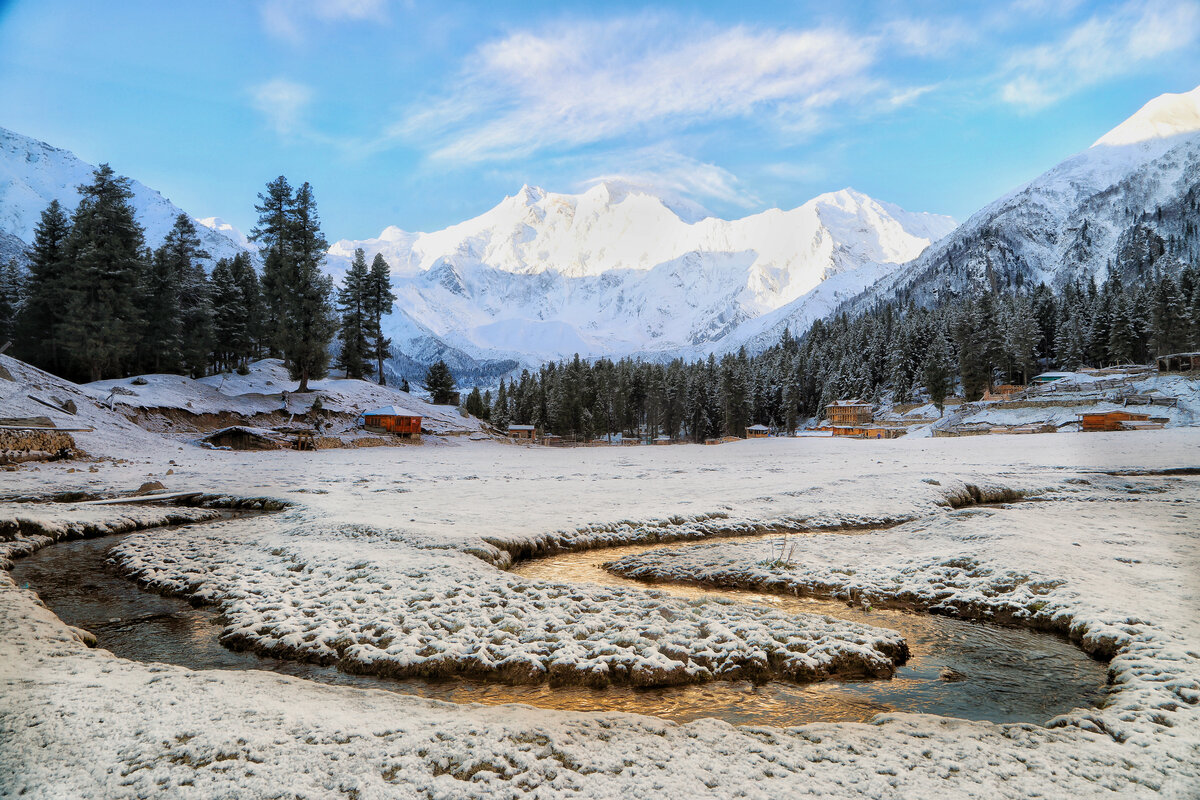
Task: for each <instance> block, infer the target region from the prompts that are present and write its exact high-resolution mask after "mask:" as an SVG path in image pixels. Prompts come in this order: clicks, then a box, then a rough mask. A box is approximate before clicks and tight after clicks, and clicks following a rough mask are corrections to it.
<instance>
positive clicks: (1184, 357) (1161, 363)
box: [1158, 353, 1200, 372]
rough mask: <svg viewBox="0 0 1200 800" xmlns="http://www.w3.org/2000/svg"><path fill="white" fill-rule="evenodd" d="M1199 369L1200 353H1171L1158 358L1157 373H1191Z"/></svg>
mask: <svg viewBox="0 0 1200 800" xmlns="http://www.w3.org/2000/svg"><path fill="white" fill-rule="evenodd" d="M1194 369H1200V353H1172V354H1171V355H1169V356H1159V357H1158V371H1159V372H1191V371H1192V370H1194Z"/></svg>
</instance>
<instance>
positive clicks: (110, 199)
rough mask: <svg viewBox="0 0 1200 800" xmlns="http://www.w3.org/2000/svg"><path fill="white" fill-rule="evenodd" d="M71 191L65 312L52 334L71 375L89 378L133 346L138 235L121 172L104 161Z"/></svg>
mask: <svg viewBox="0 0 1200 800" xmlns="http://www.w3.org/2000/svg"><path fill="white" fill-rule="evenodd" d="M79 193H80V195H81V198H80V201H79V206H78V207H77V208H76V209H75V214H74V215H73V216H72V219H71V233H70V235H69V236H68V237H67V240H66V246H65V254H66V255H65V260H66V262H67V264H68V265H69V266H68V270H69V271H68V273H67V274H66V275H65V276H64V288H65V295H64V296H65V299H66V306H67V313H66V316H65V317H64V319H63V321H62V324H61V325H60V326H59V329H60V331H61V333H60V341H61V342H62V344H63V347H64V349H65V350H66V355H67V362H68V364H69V369H70V372H71V374H72V375H76V376H80V377H84V378H86V379H87V380H91V381H97V380H100V379H101V378H104V377H106V376H112V375H119V374H121V373H122V371H123V370H124V369H125V368H126V367H127V366H128V365H129V364H130V363H131V361H132V357H133V355H134V353H135V346H136V344H137V336H138V333H139V328H140V321H141V320H140V317H141V314H140V309H139V308H138V304H137V298H138V283H139V278H140V275H141V272H142V270H143V264H144V253H143V247H144V242H145V235H144V233H143V231H142V227H141V226H140V225H138V224H137V221H136V220H135V219H134V213H133V207H132V206H131V205H130V200H131V199H132V197H133V192H132V191H131V190H130V188H129V179H128V178H124V177H118V176H117V175H115V174H114V173H113V171H112V168H111V167H109V166H108V165H107V164H101V165H100V166H99V167H98V168H97V169H96V171H95V173H94V174H93V179H92V183H90V184H87V185H84V186H80V187H79Z"/></svg>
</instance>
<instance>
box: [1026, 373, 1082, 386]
mask: <svg viewBox="0 0 1200 800" xmlns="http://www.w3.org/2000/svg"><path fill="white" fill-rule="evenodd" d="M1074 374H1075V373H1073V372H1043V373H1042V374H1041V375H1034V376H1033V377H1032V378H1030V379H1029V382H1030V383H1054V382H1055V381H1061V380H1062V379H1063V378H1070V377H1073V376H1074Z"/></svg>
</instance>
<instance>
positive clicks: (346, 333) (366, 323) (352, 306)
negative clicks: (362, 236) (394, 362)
mask: <svg viewBox="0 0 1200 800" xmlns="http://www.w3.org/2000/svg"><path fill="white" fill-rule="evenodd" d="M368 279H369V272H368V270H367V257H366V254H365V253H364V252H363V249H362V248H361V247H360V248H358V249H356V250H355V251H354V261H353V262H351V264H350V269H349V270H347V271H346V275H345V277H343V278H342V285H341V288H340V289H338V296H337V305H338V313H339V315H340V319H339V321H338V339H339V340H340V342H341V349H340V351H339V353H338V360H337V366H338V367H339V368H340V369H343V370H345V372H346V377H347V378H362V376H363V374H364V373H365V372H366V371H367V370H368V369H369V366H368V363H369V360H370V358H371V348H370V344H369V343H368V341H367V334H368V332H369V331H370V327H371V323H370V310H369V301H368V299H367V281H368Z"/></svg>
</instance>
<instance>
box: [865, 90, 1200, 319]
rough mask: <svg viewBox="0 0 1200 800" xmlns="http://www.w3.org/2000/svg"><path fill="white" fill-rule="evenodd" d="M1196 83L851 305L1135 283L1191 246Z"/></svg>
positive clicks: (1196, 177)
mask: <svg viewBox="0 0 1200 800" xmlns="http://www.w3.org/2000/svg"><path fill="white" fill-rule="evenodd" d="M1198 205H1200V88H1197V89H1195V90H1193V91H1190V92H1187V93H1184V94H1165V95H1162V96H1161V97H1157V98H1155V99H1154V100H1151V101H1150V102H1149V103H1147V104H1146V105H1145V106H1143V107H1142V108H1141V109H1140V110H1139V111H1138V112H1137V113H1135V114H1134V115H1133V116H1131V117H1130V118H1129V119H1127V120H1125V121H1124V122H1122V123H1121V124H1120V125H1118V126H1117V127H1116V128H1114V129H1113V130H1111V131H1110V132H1108V133H1107V134H1105V135H1104V136H1102V137H1100V138H1099V139H1098V140H1097V141H1096V143H1095V144H1093V145H1092V146H1091V147H1090V148H1088V149H1087V150H1085V151H1083V152H1082V153H1079V154H1078V155H1075V156H1072V157H1071V158H1068V159H1067V160H1065V161H1063V162H1062V163H1061V164H1059V165H1057V166H1055V167H1054V168H1052V169H1051V170H1049V171H1048V172H1046V173H1044V174H1043V175H1041V176H1040V177H1038V178H1036V179H1034V180H1033V181H1031V182H1030V183H1028V184H1026V185H1025V186H1022V187H1020V188H1019V189H1017V190H1016V191H1014V192H1012V193H1010V194H1008V195H1006V196H1004V197H1002V198H1000V199H999V200H997V201H995V202H994V203H991V204H990V205H988V206H986V207H985V208H983V209H982V210H981V211H979V212H978V213H976V214H974V215H973V216H972V217H971V218H970V219H968V220H967V221H966V222H965V223H963V224H962V225H961V226H960V227H959V228H958V229H957V230H956V231H954V233H953V234H951V235H950V236H947V237H946V238H944V239H942V240H941V241H940V242H938V243H936V244H935V245H933V246H932V247H930V248H929V249H928V250H926V251H925V252H924V253H923V254H922V255H921V256H920V257H919V258H918V259H916V260H915V261H914V262H913V263H912V264H909V265H907V266H906V267H904V268H903V269H900V270H896V271H895V272H893V273H892V274H890V275H887V276H884V277H883V278H882V279H881V280H880V282H879V283H878V284H876V285H875V286H873V287H871V289H870V290H869V291H868V292H866V293H865V294H864V295H862V296H861V297H859V298H858V299H857V300H856V301H855V306H856V307H859V308H862V307H865V306H868V305H870V304H872V303H874V302H875V301H877V300H881V299H888V298H892V297H902V298H903V297H908V298H912V299H913V300H916V301H917V302H922V303H923V302H927V301H929V300H932V299H934V298H935V297H936V296H937V295H938V294H939V293H943V292H945V291H950V292H961V291H963V290H965V289H967V288H968V287H970V286H972V285H974V286H984V285H987V284H988V283H990V284H991V285H992V286H994V287H996V288H1000V289H1004V288H1013V287H1019V286H1021V285H1034V284H1037V283H1039V282H1045V283H1046V284H1048V285H1052V286H1062V285H1063V284H1065V283H1068V282H1071V281H1074V280H1076V279H1085V280H1086V279H1088V278H1091V277H1093V276H1094V277H1095V278H1096V279H1097V280H1098V281H1100V280H1103V279H1104V278H1105V277H1107V275H1108V274H1109V270H1110V269H1112V270H1116V271H1118V272H1120V273H1121V275H1122V277H1123V278H1124V279H1126V280H1127V281H1138V280H1141V279H1143V278H1145V277H1146V276H1148V275H1150V274H1152V273H1153V272H1154V271H1155V270H1156V269H1163V270H1174V269H1177V268H1178V267H1179V266H1180V265H1181V264H1183V263H1186V262H1187V261H1188V260H1191V259H1193V258H1194V257H1195V256H1196V255H1197V253H1198V252H1200V232H1198V231H1197V228H1196V226H1195V225H1194V222H1193V219H1194V216H1195V210H1196V208H1197V207H1198Z"/></svg>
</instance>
